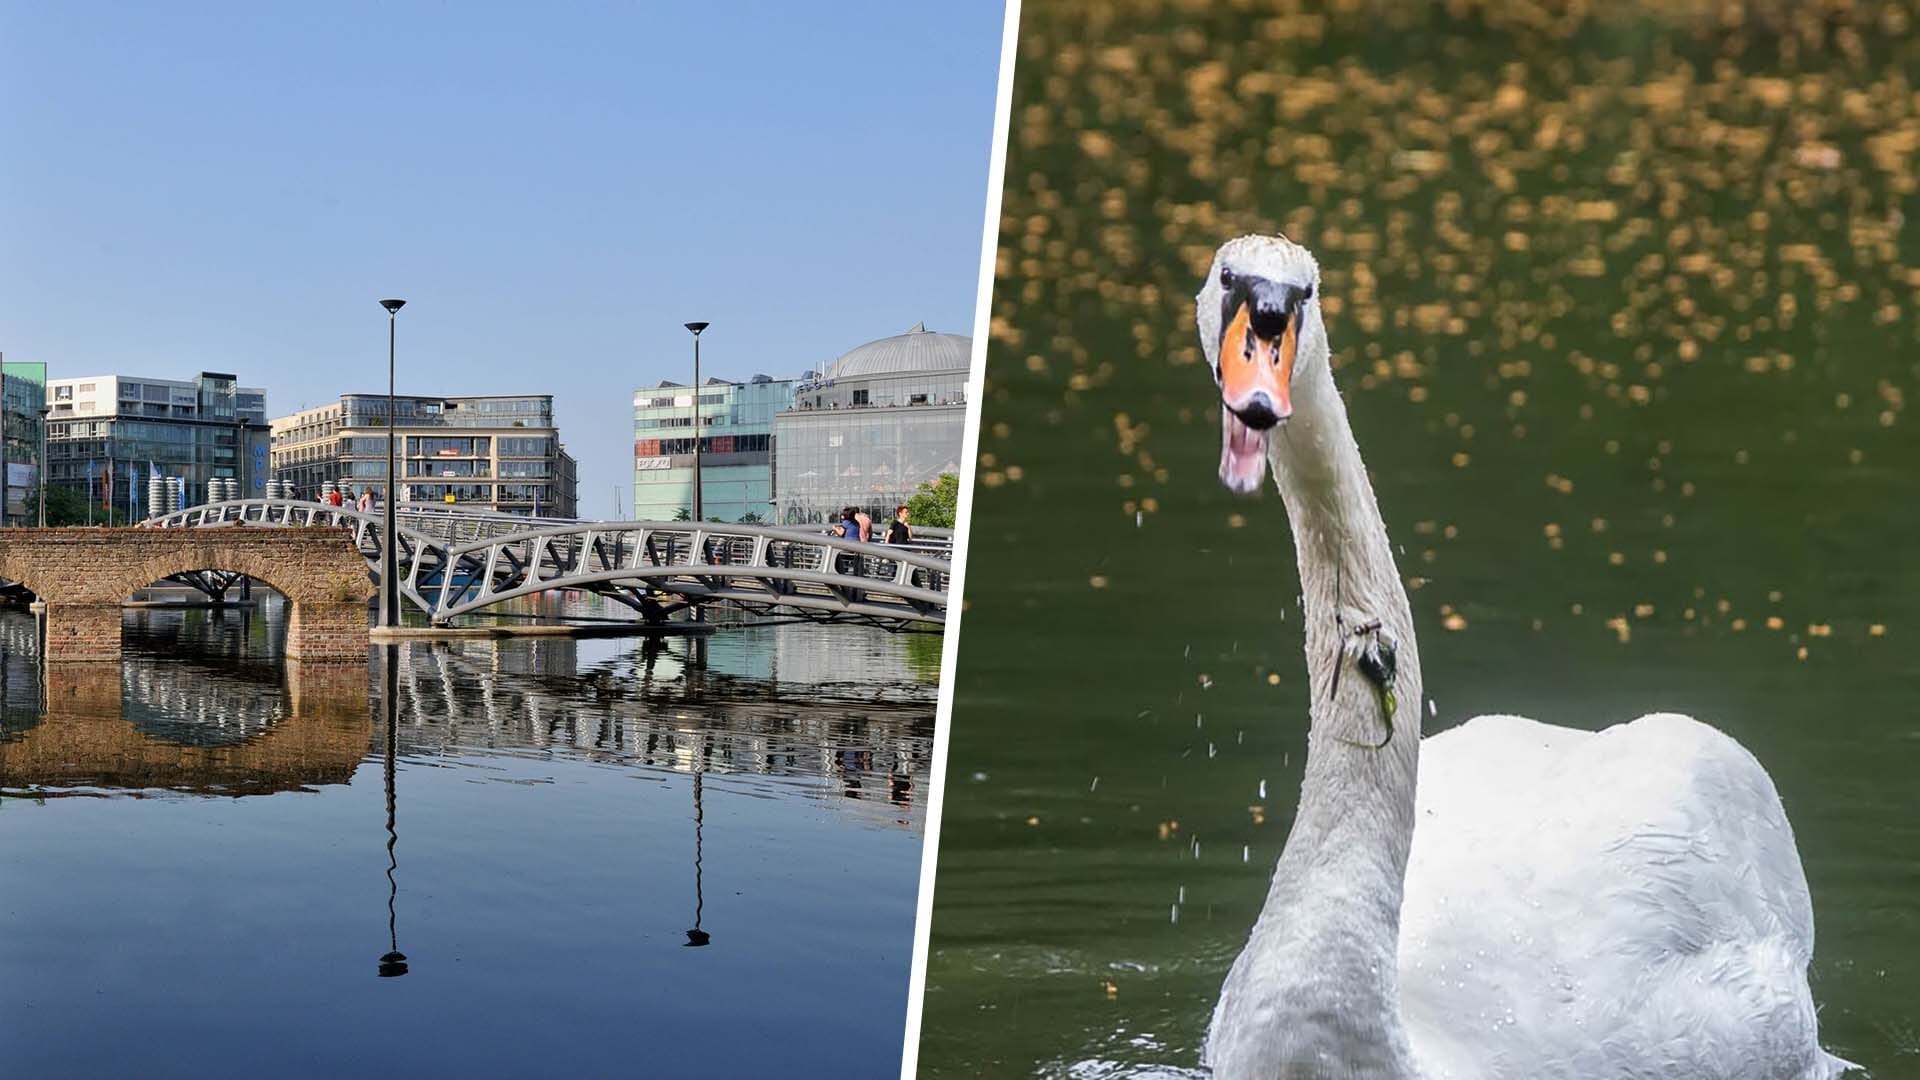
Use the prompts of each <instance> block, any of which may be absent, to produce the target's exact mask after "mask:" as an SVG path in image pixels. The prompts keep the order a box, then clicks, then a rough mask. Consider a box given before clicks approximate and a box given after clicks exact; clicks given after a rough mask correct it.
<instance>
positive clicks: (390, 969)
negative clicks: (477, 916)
mask: <svg viewBox="0 0 1920 1080" xmlns="http://www.w3.org/2000/svg"><path fill="white" fill-rule="evenodd" d="M399 651H400V649H399V646H397V645H388V646H386V647H384V648H383V649H381V652H382V653H383V654H384V660H385V663H383V664H382V665H381V667H382V672H381V675H382V680H381V681H382V683H383V685H382V687H381V695H380V697H381V708H382V710H383V711H384V712H385V713H386V718H387V746H386V760H385V762H384V763H383V764H384V772H385V774H386V782H387V953H386V955H385V956H382V957H381V958H380V977H381V978H383V979H392V978H397V977H399V976H401V975H405V974H406V973H407V954H406V953H403V952H401V951H400V932H399V929H398V925H397V924H398V919H397V917H396V915H395V913H394V904H395V902H396V901H397V900H398V899H399V896H400V884H399V882H398V881H396V880H395V879H394V876H393V872H394V871H395V870H398V869H399V868H400V856H399V853H398V852H397V851H395V850H394V847H395V845H396V844H398V843H399V842H400V834H399V833H398V832H397V831H396V830H395V829H394V811H395V807H396V802H395V799H394V790H393V777H394V758H395V756H396V752H397V751H398V750H399V745H400V656H399Z"/></svg>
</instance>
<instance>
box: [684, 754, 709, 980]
mask: <svg viewBox="0 0 1920 1080" xmlns="http://www.w3.org/2000/svg"><path fill="white" fill-rule="evenodd" d="M700 741H701V744H702V753H701V754H699V755H697V756H696V757H695V758H694V760H693V929H691V930H688V931H687V945H686V947H687V948H690V949H697V948H699V947H701V946H703V945H706V944H708V943H710V942H712V941H713V935H712V934H709V933H707V932H706V931H705V930H702V929H700V917H701V915H702V914H704V912H705V908H706V894H705V893H703V892H702V891H701V880H700V874H701V868H700V863H701V855H702V851H701V835H700V833H701V828H702V824H703V820H704V815H703V813H702V807H701V800H700V795H701V784H702V781H703V780H704V779H705V778H706V775H707V769H706V761H705V756H706V755H705V746H706V743H707V740H706V739H705V738H704V737H703V738H701V740H700Z"/></svg>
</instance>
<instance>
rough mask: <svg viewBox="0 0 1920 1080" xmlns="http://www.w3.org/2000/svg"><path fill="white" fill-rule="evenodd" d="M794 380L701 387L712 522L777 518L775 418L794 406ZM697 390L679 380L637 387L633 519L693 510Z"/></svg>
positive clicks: (716, 382)
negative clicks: (694, 426) (695, 392)
mask: <svg viewBox="0 0 1920 1080" xmlns="http://www.w3.org/2000/svg"><path fill="white" fill-rule="evenodd" d="M793 385H794V384H793V381H792V380H791V379H775V378H772V377H771V376H767V375H755V376H754V377H753V378H752V379H750V380H748V381H747V382H743V383H735V382H728V381H726V380H725V379H708V380H707V383H706V385H705V386H702V387H701V388H700V391H699V396H700V402H699V405H698V409H699V416H700V503H701V514H702V515H703V516H704V517H705V518H706V519H707V520H708V521H729V522H733V521H747V522H754V521H770V520H772V517H773V419H774V417H775V416H776V415H778V414H779V413H781V412H782V411H783V410H785V409H787V408H789V407H791V406H792V404H793ZM693 399H694V390H693V388H692V387H690V386H682V385H680V384H679V383H673V382H663V383H661V384H660V385H659V386H655V387H651V388H647V389H642V390H636V391H634V393H633V518H634V520H636V521H676V520H682V519H685V518H688V517H691V515H692V513H693V421H694V410H695V407H696V406H695V404H694V400H693Z"/></svg>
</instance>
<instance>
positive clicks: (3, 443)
mask: <svg viewBox="0 0 1920 1080" xmlns="http://www.w3.org/2000/svg"><path fill="white" fill-rule="evenodd" d="M46 400H47V365H45V364H42V363H39V362H37V361H18V360H6V361H0V484H4V485H5V486H4V488H3V489H0V525H31V524H33V523H35V522H36V521H38V520H39V518H38V505H39V484H40V407H41V406H42V405H44V404H46Z"/></svg>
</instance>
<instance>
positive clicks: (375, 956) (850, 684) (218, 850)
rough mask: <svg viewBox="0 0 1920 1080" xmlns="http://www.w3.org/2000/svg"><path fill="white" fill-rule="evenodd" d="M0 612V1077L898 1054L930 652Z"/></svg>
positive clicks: (271, 620)
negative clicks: (52, 618) (338, 655)
mask: <svg viewBox="0 0 1920 1080" xmlns="http://www.w3.org/2000/svg"><path fill="white" fill-rule="evenodd" d="M283 616H284V608H283V606H282V605H281V604H280V602H279V601H278V600H277V599H276V598H274V597H271V596H269V597H266V598H264V600H263V602H262V604H261V606H260V607H259V608H258V609H257V610H229V611H225V612H210V611H203V610H194V611H185V612H181V611H161V610H152V609H149V610H145V611H138V612H130V613H129V614H128V616H127V619H126V625H125V638H126V641H127V647H128V655H127V658H126V660H125V662H124V663H122V664H118V665H108V666H106V667H104V668H102V667H99V666H96V665H80V666H74V665H56V666H55V667H54V668H53V669H51V670H50V671H49V672H48V673H47V674H45V675H44V676H43V675H42V673H41V669H40V666H39V664H38V662H37V660H36V658H35V655H34V626H33V622H32V620H31V618H30V617H29V616H27V615H25V614H22V613H6V614H3V615H0V648H4V656H3V657H0V679H4V685H3V686H0V692H3V696H4V715H3V716H0V1061H4V1065H0V1073H3V1074H5V1075H8V1076H12V1075H16V1074H17V1075H21V1076H28V1075H42V1076H56V1075H58V1076H118V1075H141V1076H152V1077H175V1076H178V1077H187V1076H194V1077H199V1076H259V1075H272V1076H316V1077H317V1076H342V1075H380V1076H387V1075H408V1076H531V1075H550V1074H565V1075H577V1076H611V1075H658V1076H749V1075H765V1074H772V1073H780V1074H783V1075H805V1076H887V1075H893V1074H894V1073H896V1072H897V1071H898V1068H899V1054H900V1039H901V1030H902V1025H903V1023H904V1020H905V1013H906V990H907V976H908V968H909V963H910V958H911V950H912V940H913V918H914V910H915V898H916V893H917V888H918V881H919V859H920V845H921V832H922V827H923V822H924V817H925V807H926V797H927V768H928V762H929V758H930V753H931V745H932V744H931V737H932V718H933V710H934V702H935V698H936V696H937V665H938V651H939V641H938V638H937V636H936V637H919V636H911V635H901V636H893V635H888V634H886V633H884V632H880V631H874V630H869V629H864V628H852V627H832V626H808V625H754V624H745V623H732V622H727V623H723V624H722V625H721V627H720V629H718V630H717V631H716V632H715V633H713V634H712V635H710V636H708V637H704V638H692V637H680V638H667V639H656V640H651V641H642V640H634V639H599V640H584V641H572V640H540V641H532V640H526V639H522V640H517V641H484V642H480V641H460V642H452V643H439V644H434V643H413V644H409V645H406V646H399V647H394V648H392V649H388V648H385V647H375V649H374V650H372V653H371V659H372V662H371V663H370V664H369V665H367V666H360V665H347V666H346V667H345V668H342V667H340V666H338V665H305V664H300V663H298V662H292V661H286V660H284V659H283V658H282V657H280V655H279V647H280V642H281V641H282V640H283V639H284V633H285V621H284V617H283Z"/></svg>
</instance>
